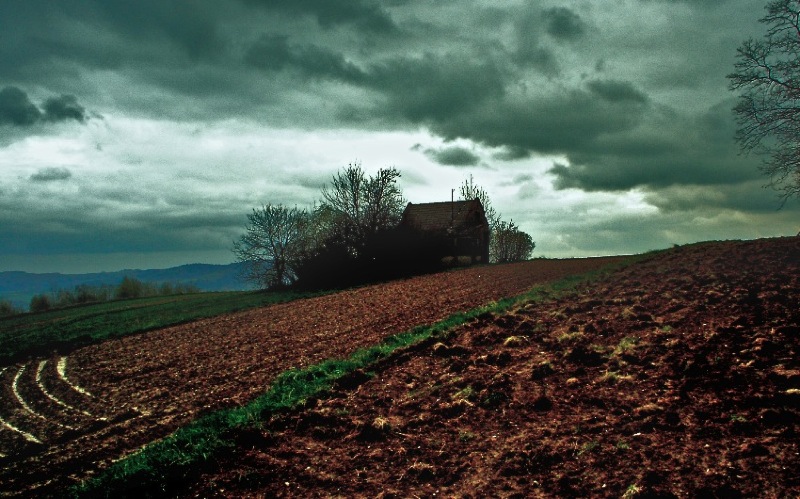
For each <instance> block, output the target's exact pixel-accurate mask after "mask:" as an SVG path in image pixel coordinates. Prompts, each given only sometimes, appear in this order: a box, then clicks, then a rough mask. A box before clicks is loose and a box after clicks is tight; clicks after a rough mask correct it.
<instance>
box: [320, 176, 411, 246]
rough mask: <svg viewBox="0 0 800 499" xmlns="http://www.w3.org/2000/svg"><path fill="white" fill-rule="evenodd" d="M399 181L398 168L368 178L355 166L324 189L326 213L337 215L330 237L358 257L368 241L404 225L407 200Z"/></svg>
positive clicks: (333, 219) (332, 220) (329, 218)
mask: <svg viewBox="0 0 800 499" xmlns="http://www.w3.org/2000/svg"><path fill="white" fill-rule="evenodd" d="M399 178H400V172H399V171H398V170H397V169H395V168H386V169H380V170H378V173H377V174H375V175H374V176H371V177H368V176H367V175H366V174H365V173H364V170H363V169H362V168H361V165H360V164H358V163H355V164H350V165H348V166H347V168H345V169H344V170H343V171H341V172H338V173H336V175H334V176H333V179H332V182H331V185H330V186H325V187H323V189H322V198H323V209H325V210H328V211H329V212H333V213H334V214H335V216H334V217H330V216H329V217H328V220H330V221H331V222H332V223H333V227H332V228H331V230H330V231H329V233H330V234H332V235H334V236H336V237H339V238H340V239H342V240H343V241H345V243H346V244H347V245H348V247H349V249H350V250H351V252H352V253H353V254H354V256H355V255H356V254H357V253H358V246H359V245H360V243H362V242H363V241H364V240H365V239H366V238H368V237H369V236H372V235H374V234H376V233H377V232H379V231H381V230H383V229H388V228H391V227H394V226H395V225H397V223H398V222H399V221H400V217H401V216H402V214H403V207H404V204H405V200H404V199H403V195H402V192H401V191H400V188H399V187H397V180H398V179H399Z"/></svg>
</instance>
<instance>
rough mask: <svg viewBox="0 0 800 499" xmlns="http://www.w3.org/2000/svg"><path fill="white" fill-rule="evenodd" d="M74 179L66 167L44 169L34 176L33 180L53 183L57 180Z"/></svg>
mask: <svg viewBox="0 0 800 499" xmlns="http://www.w3.org/2000/svg"><path fill="white" fill-rule="evenodd" d="M70 177H72V172H71V171H69V169H68V168H64V167H51V168H43V169H41V170H39V171H37V172H36V173H34V174H33V175H31V180H32V181H34V182H52V181H55V180H67V179H69V178H70Z"/></svg>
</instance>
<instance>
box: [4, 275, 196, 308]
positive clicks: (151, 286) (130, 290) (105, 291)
mask: <svg viewBox="0 0 800 499" xmlns="http://www.w3.org/2000/svg"><path fill="white" fill-rule="evenodd" d="M199 291H200V290H199V289H198V288H197V287H196V286H194V285H191V284H182V283H170V282H163V283H150V282H142V281H140V280H138V279H136V278H134V277H128V276H126V277H124V278H123V279H122V281H121V282H120V283H119V284H118V285H116V286H110V285H102V286H91V285H88V284H81V285H78V286H75V287H74V288H73V289H71V290H69V289H60V290H58V291H54V292H51V293H42V294H38V295H34V296H33V297H32V298H31V302H30V307H29V310H30V311H31V312H44V311H47V310H52V309H58V308H66V307H72V306H75V305H86V304H89V303H102V302H107V301H112V300H128V299H133V298H146V297H150V296H169V295H177V294H187V293H197V292H199ZM13 313H20V311H19V310H13V309H12V311H11V312H10V313H8V314H6V315H12V314H13ZM0 316H2V309H1V308H0Z"/></svg>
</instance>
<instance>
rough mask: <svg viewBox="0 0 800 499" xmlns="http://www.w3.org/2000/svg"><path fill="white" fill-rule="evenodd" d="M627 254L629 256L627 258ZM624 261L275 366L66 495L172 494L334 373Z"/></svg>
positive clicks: (573, 286) (565, 289)
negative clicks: (264, 378)
mask: <svg viewBox="0 0 800 499" xmlns="http://www.w3.org/2000/svg"><path fill="white" fill-rule="evenodd" d="M632 261H634V259H632V260H631V262H632ZM624 265H625V264H621V265H620V264H617V265H613V266H609V267H606V268H603V269H600V270H598V271H594V272H590V273H587V274H582V275H579V276H572V277H567V278H564V279H561V280H559V281H556V282H553V283H550V284H546V285H541V286H537V287H535V288H533V289H532V290H531V291H529V292H527V293H525V294H522V295H519V296H516V297H513V298H506V299H502V300H499V301H497V302H493V303H491V304H488V305H485V306H483V307H479V308H475V309H472V310H469V311H467V312H461V313H457V314H454V315H451V316H450V317H448V318H446V319H444V320H442V321H440V322H437V323H435V324H433V325H429V326H418V327H416V328H414V329H412V330H410V331H407V332H404V333H400V334H397V335H394V336H390V337H388V338H387V339H385V340H384V341H383V342H382V343H380V344H378V345H375V346H372V347H368V348H364V349H360V350H358V351H356V352H355V353H353V354H352V355H351V356H350V357H349V358H347V359H335V360H326V361H324V362H322V363H320V364H316V365H313V366H310V367H307V368H304V369H291V370H289V371H285V372H283V373H281V374H280V375H279V376H278V377H277V378H276V379H275V381H274V383H273V384H272V385H271V386H270V389H269V391H267V392H266V393H265V394H264V395H262V396H260V397H258V398H256V399H255V400H253V401H252V402H250V403H249V404H247V405H246V406H242V407H237V408H232V409H226V410H221V411H217V412H215V413H212V414H209V415H207V416H204V417H202V418H200V419H198V420H196V421H194V422H192V423H190V424H189V425H187V426H185V427H183V428H181V429H179V430H177V431H176V432H175V433H173V434H172V435H170V436H168V437H167V438H165V439H163V440H160V441H158V442H154V443H152V444H149V445H147V446H145V447H144V448H142V449H141V451H139V452H138V453H136V454H133V455H131V456H129V457H127V458H125V459H123V460H121V461H119V462H117V463H115V464H114V465H112V466H111V467H110V468H108V469H107V470H106V471H105V472H103V473H102V474H101V475H99V476H98V477H96V478H93V479H90V480H88V481H86V482H84V483H82V484H80V485H79V486H76V487H75V488H73V489H72V490H71V495H72V496H73V497H110V496H119V495H122V496H133V495H136V496H159V495H164V494H175V493H176V492H178V491H180V490H183V489H184V488H185V485H186V483H188V482H190V481H191V480H192V478H193V477H196V476H198V475H199V474H200V473H201V472H202V471H204V470H210V469H212V468H213V465H214V461H215V459H214V458H215V456H218V455H220V454H221V453H223V452H225V451H226V450H231V449H233V448H235V446H236V440H237V436H239V437H241V436H242V435H246V434H247V433H248V431H249V430H257V429H258V427H259V425H260V424H261V422H263V421H266V420H268V419H269V417H270V416H271V415H272V414H275V413H278V412H280V411H286V410H291V409H296V408H298V407H302V406H303V405H304V404H305V402H306V401H307V400H309V399H311V398H316V397H320V396H324V394H325V393H326V392H328V391H329V390H330V389H331V388H332V387H333V386H334V385H335V383H336V382H337V381H338V380H341V379H342V378H343V377H345V376H347V375H351V374H353V373H355V372H356V371H359V370H363V369H365V368H368V367H370V366H371V365H374V364H375V363H376V362H378V361H380V360H382V359H386V358H387V357H389V356H390V355H391V354H393V353H395V352H397V351H398V350H400V349H403V348H407V347H410V346H413V345H418V344H420V343H421V342H423V341H425V340H432V339H438V338H442V337H446V336H447V335H448V334H449V333H451V332H452V331H453V330H454V329H455V328H457V327H458V326H461V325H463V324H465V323H467V322H468V321H470V320H473V319H475V318H476V317H478V316H481V315H483V314H503V313H506V312H508V311H510V310H511V309H512V308H514V307H516V306H519V305H521V304H523V303H536V302H542V301H545V300H548V299H554V298H558V297H562V296H565V295H567V294H570V293H577V292H578V291H579V287H580V286H581V285H583V284H588V283H589V282H593V281H596V280H598V279H599V278H602V277H604V276H606V275H608V274H610V273H611V272H612V271H614V270H617V269H618V268H620V267H621V266H624Z"/></svg>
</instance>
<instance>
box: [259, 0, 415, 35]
mask: <svg viewBox="0 0 800 499" xmlns="http://www.w3.org/2000/svg"><path fill="white" fill-rule="evenodd" d="M244 2H245V3H246V4H250V5H257V6H259V7H262V8H264V9H266V10H268V11H273V12H281V13H284V14H287V15H290V16H312V17H313V18H314V19H316V21H317V22H318V23H319V25H320V26H322V27H323V28H331V27H335V26H341V25H351V26H353V27H355V28H357V29H361V30H366V31H368V32H374V33H387V32H393V31H395V30H396V29H397V26H396V25H395V23H394V21H393V20H392V18H391V16H390V15H389V13H388V12H387V11H386V10H384V9H383V8H382V7H381V4H380V3H379V2H372V1H369V0H340V1H337V2H330V1H327V0H244ZM394 3H395V4H398V3H402V2H394Z"/></svg>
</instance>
